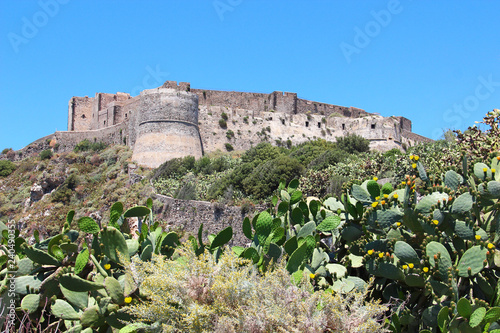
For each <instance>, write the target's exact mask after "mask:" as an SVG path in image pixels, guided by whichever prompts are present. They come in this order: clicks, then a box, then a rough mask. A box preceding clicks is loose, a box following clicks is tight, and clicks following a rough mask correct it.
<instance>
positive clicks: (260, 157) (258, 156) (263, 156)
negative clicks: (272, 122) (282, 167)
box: [241, 142, 282, 165]
mask: <svg viewBox="0 0 500 333" xmlns="http://www.w3.org/2000/svg"><path fill="white" fill-rule="evenodd" d="M280 155H282V153H281V151H280V149H279V148H278V147H275V146H273V145H272V144H270V143H267V142H261V143H259V144H258V145H257V146H255V147H252V148H250V149H249V150H247V151H246V152H245V153H244V154H243V155H242V156H241V161H242V162H243V163H248V162H251V163H254V164H256V165H258V164H260V163H263V162H265V161H268V160H272V159H275V158H277V157H278V156H280Z"/></svg>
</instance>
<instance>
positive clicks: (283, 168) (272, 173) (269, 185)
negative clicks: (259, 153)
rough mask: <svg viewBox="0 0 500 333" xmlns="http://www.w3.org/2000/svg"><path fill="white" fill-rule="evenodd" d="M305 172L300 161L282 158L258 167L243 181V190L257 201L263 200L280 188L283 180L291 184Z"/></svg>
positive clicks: (287, 157)
mask: <svg viewBox="0 0 500 333" xmlns="http://www.w3.org/2000/svg"><path fill="white" fill-rule="evenodd" d="M303 172H304V167H303V166H302V165H301V164H300V162H299V161H297V160H296V159H294V158H291V157H289V156H280V157H278V158H276V159H274V160H270V161H267V162H265V163H262V164H260V165H259V166H258V167H256V168H255V169H254V170H253V171H252V173H251V174H250V175H249V176H248V177H246V178H245V179H244V180H243V182H242V185H243V190H244V192H245V193H247V194H249V195H252V196H253V197H255V198H257V199H263V198H266V197H267V196H269V195H271V194H272V193H273V192H274V191H275V190H276V188H278V185H279V182H280V180H281V179H283V180H285V181H286V182H289V181H291V180H292V179H294V178H297V177H299V176H300V175H301V174H302V173H303Z"/></svg>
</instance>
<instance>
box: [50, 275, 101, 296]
mask: <svg viewBox="0 0 500 333" xmlns="http://www.w3.org/2000/svg"><path fill="white" fill-rule="evenodd" d="M59 283H61V285H62V286H63V287H64V288H66V289H69V290H72V291H80V292H86V291H92V290H99V289H102V288H104V286H103V285H102V284H101V283H97V282H93V281H88V280H84V279H82V278H81V277H79V276H78V275H74V274H64V275H63V276H61V277H60V278H59Z"/></svg>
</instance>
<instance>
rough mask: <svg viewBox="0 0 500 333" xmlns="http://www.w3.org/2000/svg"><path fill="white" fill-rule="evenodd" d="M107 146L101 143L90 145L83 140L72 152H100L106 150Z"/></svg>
mask: <svg viewBox="0 0 500 333" xmlns="http://www.w3.org/2000/svg"><path fill="white" fill-rule="evenodd" d="M107 146H108V145H107V144H106V143H104V142H102V141H98V142H93V143H91V142H90V141H89V140H87V139H85V140H82V141H80V142H79V143H78V144H77V145H76V146H75V148H73V151H74V152H75V153H78V152H83V151H89V150H92V151H100V150H104V149H106V147H107Z"/></svg>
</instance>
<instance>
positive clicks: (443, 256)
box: [425, 241, 452, 280]
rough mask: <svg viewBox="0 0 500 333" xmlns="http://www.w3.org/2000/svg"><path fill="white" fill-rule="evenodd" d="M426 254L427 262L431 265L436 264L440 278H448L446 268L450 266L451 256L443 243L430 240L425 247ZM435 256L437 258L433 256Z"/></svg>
mask: <svg viewBox="0 0 500 333" xmlns="http://www.w3.org/2000/svg"><path fill="white" fill-rule="evenodd" d="M425 251H426V254H427V256H428V257H429V262H430V264H431V265H432V266H437V268H438V270H439V274H440V275H441V279H443V280H447V279H448V269H449V268H450V267H452V262H451V257H450V254H449V253H448V250H447V249H446V248H445V247H444V246H443V244H441V243H438V242H434V241H433V242H430V243H429V244H427V246H426V248H425ZM434 256H436V258H437V259H435V258H434Z"/></svg>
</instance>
